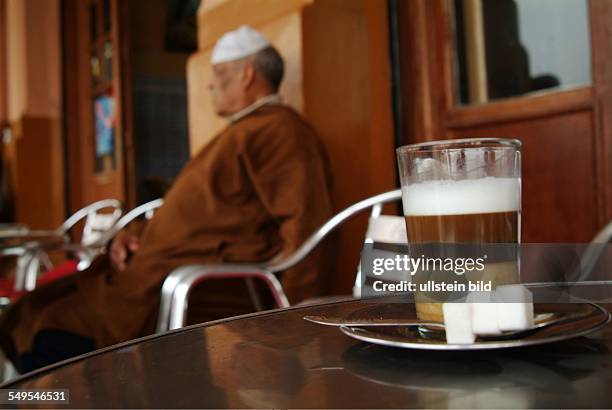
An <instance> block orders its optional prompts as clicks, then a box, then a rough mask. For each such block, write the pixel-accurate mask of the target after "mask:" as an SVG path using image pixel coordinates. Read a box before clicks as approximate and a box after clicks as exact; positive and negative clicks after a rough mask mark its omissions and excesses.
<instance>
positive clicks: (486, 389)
mask: <svg viewBox="0 0 612 410" xmlns="http://www.w3.org/2000/svg"><path fill="white" fill-rule="evenodd" d="M364 306H365V303H364V302H342V303H335V304H329V305H319V306H315V307H303V308H293V309H288V310H284V311H272V312H265V313H261V314H255V315H247V316H242V317H239V318H233V319H228V320H224V321H217V322H211V323H208V324H205V325H197V326H193V327H190V328H185V329H182V330H180V331H176V332H173V333H167V334H164V335H157V336H152V337H148V338H143V339H139V340H136V341H133V342H129V343H125V344H122V345H118V346H114V347H112V348H108V349H104V350H101V351H97V352H94V353H92V354H89V355H86V356H82V357H80V358H77V359H74V360H71V361H67V362H65V363H62V364H59V365H56V366H52V367H49V368H47V369H43V370H41V371H39V372H36V373H32V374H29V375H25V376H23V377H22V378H20V379H17V380H15V381H13V382H11V383H9V384H7V385H5V386H2V387H3V388H10V389H33V388H38V389H41V388H44V389H56V388H66V389H69V390H70V405H69V406H58V405H55V406H51V407H61V408H65V407H75V408H115V407H121V408H138V407H146V408H193V407H200V408H207V407H214V408H220V407H233V408H249V407H255V408H272V407H274V408H279V407H280V408H287V407H288V408H406V407H416V408H446V407H454V408H478V407H484V408H529V407H536V408H574V407H579V408H593V407H594V408H609V407H612V355H611V354H610V351H611V350H612V326H611V325H608V326H607V327H606V328H604V329H603V330H601V331H599V332H597V333H593V334H591V335H590V336H587V337H580V338H577V339H573V340H570V341H565V342H559V343H554V344H548V345H543V346H539V347H535V346H534V347H526V348H520V349H507V350H498V351H480V352H437V351H417V350H404V349H397V348H387V347H382V346H375V345H371V344H367V343H361V342H358V341H356V340H353V339H350V338H348V337H346V336H344V335H343V334H341V333H340V332H339V330H338V329H336V328H330V327H322V326H318V325H315V324H312V323H308V322H305V321H304V320H302V317H303V316H304V315H306V314H329V315H347V314H349V313H350V312H353V311H355V310H356V309H361V308H363V307H364ZM607 308H610V306H607ZM126 314H128V313H127V312H126ZM29 407H32V406H29ZM43 407H44V406H43Z"/></svg>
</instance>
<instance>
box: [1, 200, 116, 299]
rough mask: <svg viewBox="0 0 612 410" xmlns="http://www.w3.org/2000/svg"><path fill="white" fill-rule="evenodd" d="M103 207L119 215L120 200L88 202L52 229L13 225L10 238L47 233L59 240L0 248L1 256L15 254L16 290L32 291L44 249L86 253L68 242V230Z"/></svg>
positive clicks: (44, 257)
mask: <svg viewBox="0 0 612 410" xmlns="http://www.w3.org/2000/svg"><path fill="white" fill-rule="evenodd" d="M105 208H112V209H113V212H112V214H113V215H114V216H117V217H118V216H119V215H121V213H122V212H123V211H122V206H121V202H120V201H118V200H116V199H103V200H101V201H96V202H94V203H92V204H89V205H87V206H85V207H83V208H81V209H79V210H78V211H76V212H75V213H74V214H72V215H71V216H70V217H69V218H68V219H66V221H64V223H63V224H62V225H61V226H60V227H58V228H57V229H55V230H49V231H45V230H30V229H29V228H27V227H26V226H25V225H19V224H17V225H15V227H16V231H17V232H15V233H16V235H13V236H12V237H13V238H17V237H25V236H33V237H36V236H48V237H58V238H59V239H60V240H61V241H62V242H61V243H60V244H53V245H46V244H44V243H42V242H40V241H37V240H35V239H33V240H32V241H31V242H28V243H25V244H22V245H18V246H12V247H8V248H4V249H2V250H1V251H0V256H14V257H17V267H16V269H15V282H14V286H13V288H14V289H15V290H16V291H22V290H27V291H30V290H33V289H34V288H35V287H36V278H37V277H38V274H39V271H40V265H41V261H44V260H45V259H48V257H47V254H46V252H48V251H51V250H56V249H57V250H64V249H65V250H73V251H75V252H77V253H79V254H84V253H85V252H89V249H87V248H85V247H79V245H76V244H70V243H68V236H67V233H68V231H69V230H70V229H71V228H72V227H74V225H76V224H77V223H78V222H79V221H81V220H82V219H84V218H87V217H91V216H94V215H96V214H97V212H98V211H100V210H101V209H105ZM2 237H3V238H4V239H7V238H9V236H8V235H3V236H2Z"/></svg>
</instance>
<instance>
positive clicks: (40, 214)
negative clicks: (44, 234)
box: [4, 0, 65, 228]
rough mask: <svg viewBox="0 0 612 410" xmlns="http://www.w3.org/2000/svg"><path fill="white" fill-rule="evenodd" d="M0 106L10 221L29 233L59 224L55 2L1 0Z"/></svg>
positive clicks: (61, 180) (58, 66)
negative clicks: (2, 72) (1, 57)
mask: <svg viewBox="0 0 612 410" xmlns="http://www.w3.org/2000/svg"><path fill="white" fill-rule="evenodd" d="M5 7H6V9H5V13H6V37H7V41H6V61H7V70H6V79H7V81H6V84H7V90H6V100H7V101H6V103H7V117H8V121H9V123H10V125H11V129H12V136H13V138H12V141H11V142H10V144H9V145H8V146H7V147H6V150H5V155H4V156H5V160H8V161H10V163H11V167H12V172H13V176H14V183H13V184H14V187H15V206H16V219H17V220H18V221H20V222H25V223H26V224H29V225H31V226H32V227H33V228H51V227H57V226H58V225H59V224H60V223H61V222H62V221H63V220H64V218H65V200H64V166H63V142H62V135H61V74H60V70H61V64H60V59H61V47H60V21H59V11H60V9H59V0H5Z"/></svg>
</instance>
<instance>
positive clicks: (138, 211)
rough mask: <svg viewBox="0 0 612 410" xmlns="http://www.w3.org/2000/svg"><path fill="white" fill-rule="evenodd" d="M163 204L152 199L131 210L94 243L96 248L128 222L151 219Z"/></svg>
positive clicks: (160, 199) (162, 201) (104, 243)
mask: <svg viewBox="0 0 612 410" xmlns="http://www.w3.org/2000/svg"><path fill="white" fill-rule="evenodd" d="M163 204H164V200H163V199H162V198H158V199H154V200H153V201H150V202H147V203H145V204H142V205H140V206H137V207H136V208H134V209H132V210H131V211H130V212H128V213H126V214H125V215H123V216H122V217H121V218H120V219H119V220H118V221H117V222H116V223H115V224H114V225H113V226H112V228H111V229H109V230H108V231H106V232H105V233H104V234H103V235H102V236H101V237H100V238H99V239H98V241H97V242H96V246H104V245H106V244H107V243H108V242H109V241H110V240H111V239H113V237H114V236H115V235H116V234H117V233H118V232H119V231H120V230H122V229H123V228H125V227H126V226H127V225H128V224H129V223H130V222H132V221H134V220H135V219H137V218H139V217H141V216H144V217H145V218H146V219H151V218H152V217H153V215H154V214H155V211H156V210H157V209H158V208H159V207H161V206H162V205H163Z"/></svg>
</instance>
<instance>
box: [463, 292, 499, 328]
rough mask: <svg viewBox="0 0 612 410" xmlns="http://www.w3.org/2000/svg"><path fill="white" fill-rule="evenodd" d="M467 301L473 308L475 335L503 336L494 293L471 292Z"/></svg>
mask: <svg viewBox="0 0 612 410" xmlns="http://www.w3.org/2000/svg"><path fill="white" fill-rule="evenodd" d="M467 301H468V302H469V304H470V305H471V307H472V331H473V332H474V333H475V334H477V335H487V336H491V335H499V334H501V330H500V329H499V322H498V317H497V316H498V313H497V305H498V304H497V303H495V296H494V292H471V293H470V294H469V295H468V297H467Z"/></svg>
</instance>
